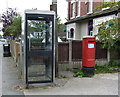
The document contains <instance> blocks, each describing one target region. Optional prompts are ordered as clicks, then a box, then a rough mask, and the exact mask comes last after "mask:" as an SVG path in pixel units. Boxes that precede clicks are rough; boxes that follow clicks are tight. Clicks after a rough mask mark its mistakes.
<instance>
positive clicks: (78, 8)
mask: <svg viewBox="0 0 120 97" xmlns="http://www.w3.org/2000/svg"><path fill="white" fill-rule="evenodd" d="M77 4H78V6H77V15H78V16H80V1H78V3H77Z"/></svg>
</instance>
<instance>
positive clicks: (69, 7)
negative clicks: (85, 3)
mask: <svg viewBox="0 0 120 97" xmlns="http://www.w3.org/2000/svg"><path fill="white" fill-rule="evenodd" d="M71 10H72V9H71V2H68V19H69V20H70V17H71V15H72V13H71V12H72V11H71Z"/></svg>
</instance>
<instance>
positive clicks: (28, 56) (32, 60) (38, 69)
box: [21, 10, 56, 87]
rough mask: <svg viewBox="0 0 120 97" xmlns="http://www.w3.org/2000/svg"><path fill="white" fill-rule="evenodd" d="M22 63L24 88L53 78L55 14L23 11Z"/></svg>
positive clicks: (50, 80)
mask: <svg viewBox="0 0 120 97" xmlns="http://www.w3.org/2000/svg"><path fill="white" fill-rule="evenodd" d="M21 42H22V52H23V53H22V56H23V57H22V58H23V59H22V61H23V63H24V66H23V67H24V68H23V69H24V71H23V72H24V79H25V83H26V86H27V87H28V85H29V84H34V83H49V82H53V81H54V78H55V44H56V43H55V12H53V11H39V10H25V12H24V15H23V18H22V41H21Z"/></svg>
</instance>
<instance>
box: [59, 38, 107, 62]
mask: <svg viewBox="0 0 120 97" xmlns="http://www.w3.org/2000/svg"><path fill="white" fill-rule="evenodd" d="M71 42H72V49H71V52H72V57H71V58H72V61H76V60H81V59H82V41H76V40H74V41H71ZM69 53H70V50H69V42H67V43H59V44H58V61H59V62H67V61H69ZM95 58H96V59H107V50H106V49H103V48H102V43H100V42H97V43H96V55H95Z"/></svg>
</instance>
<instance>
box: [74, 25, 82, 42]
mask: <svg viewBox="0 0 120 97" xmlns="http://www.w3.org/2000/svg"><path fill="white" fill-rule="evenodd" d="M75 39H76V40H80V39H81V24H80V23H76V32H75Z"/></svg>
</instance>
